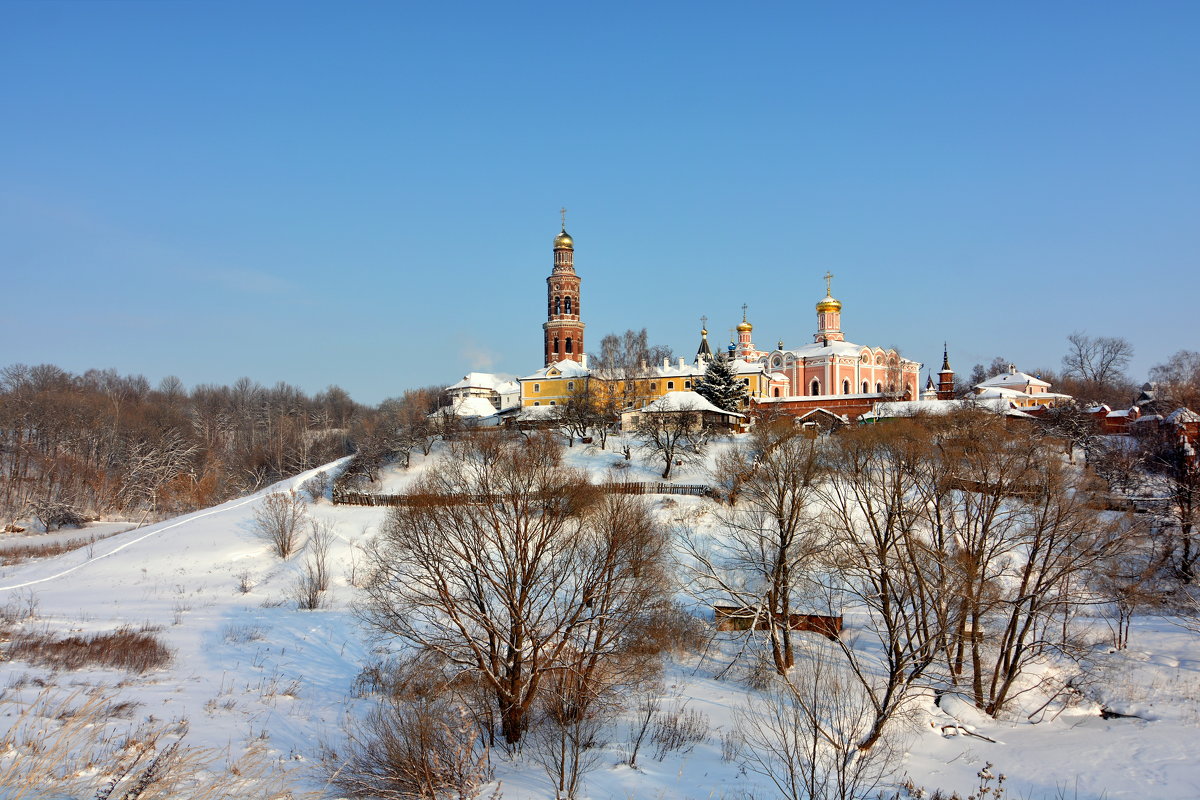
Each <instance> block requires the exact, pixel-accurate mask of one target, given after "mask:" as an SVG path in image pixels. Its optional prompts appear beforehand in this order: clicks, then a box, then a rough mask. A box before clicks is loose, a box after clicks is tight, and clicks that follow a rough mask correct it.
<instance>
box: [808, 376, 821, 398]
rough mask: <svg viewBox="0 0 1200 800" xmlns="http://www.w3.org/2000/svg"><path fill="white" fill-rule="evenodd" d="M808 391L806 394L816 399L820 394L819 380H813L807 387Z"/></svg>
mask: <svg viewBox="0 0 1200 800" xmlns="http://www.w3.org/2000/svg"><path fill="white" fill-rule="evenodd" d="M808 389H809V392H808V393H809V394H811V395H812V396H813V397H816V396H817V395H819V394H820V393H821V382H820V381H819V380H817V379H816V378H813V382H812V384H811V385H810V386H809V387H808Z"/></svg>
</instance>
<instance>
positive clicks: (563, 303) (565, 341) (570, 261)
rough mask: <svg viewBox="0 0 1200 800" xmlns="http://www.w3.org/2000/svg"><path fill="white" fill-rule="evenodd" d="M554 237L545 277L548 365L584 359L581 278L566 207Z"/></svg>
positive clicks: (543, 330)
mask: <svg viewBox="0 0 1200 800" xmlns="http://www.w3.org/2000/svg"><path fill="white" fill-rule="evenodd" d="M560 213H561V214H562V227H561V229H560V230H559V233H558V235H557V236H555V237H554V268H553V270H552V271H551V272H550V277H548V278H546V321H545V322H544V323H543V324H542V334H543V343H544V345H545V353H546V359H545V363H546V365H547V366H549V365H550V364H553V363H555V362H557V361H562V360H564V359H569V360H571V361H578V362H583V327H584V325H583V320H582V318H581V317H580V308H579V306H580V280H579V276H578V275H576V274H575V241H574V240H573V239H572V238H571V235H570V234H568V233H567V210H566V209H565V208H563V209H560Z"/></svg>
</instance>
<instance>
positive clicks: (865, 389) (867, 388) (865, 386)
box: [863, 381, 871, 394]
mask: <svg viewBox="0 0 1200 800" xmlns="http://www.w3.org/2000/svg"><path fill="white" fill-rule="evenodd" d="M870 391H871V384H869V383H867V382H866V381H863V394H867V393H869V392H870Z"/></svg>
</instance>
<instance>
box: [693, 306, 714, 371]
mask: <svg viewBox="0 0 1200 800" xmlns="http://www.w3.org/2000/svg"><path fill="white" fill-rule="evenodd" d="M712 357H713V354H712V348H711V347H709V346H708V317H701V318H700V346H699V347H698V348H696V360H697V361H712Z"/></svg>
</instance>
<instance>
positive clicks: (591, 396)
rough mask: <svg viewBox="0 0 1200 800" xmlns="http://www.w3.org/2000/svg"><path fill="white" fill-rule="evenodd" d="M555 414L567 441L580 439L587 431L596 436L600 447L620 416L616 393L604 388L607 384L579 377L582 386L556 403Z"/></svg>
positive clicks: (570, 442)
mask: <svg viewBox="0 0 1200 800" xmlns="http://www.w3.org/2000/svg"><path fill="white" fill-rule="evenodd" d="M558 418H559V421H560V422H561V424H562V426H563V429H564V430H565V431H566V435H567V440H568V444H569V445H574V444H575V439H576V438H580V439H582V438H584V437H586V436H587V435H588V433H589V431H590V432H591V433H592V435H594V436H595V437H596V438H598V439H599V440H600V448H601V449H604V446H605V445H606V444H607V443H608V434H609V431H610V430H611V428H612V426H613V425H614V424H616V423H617V422H618V421H619V419H620V413H619V410H618V409H617V404H616V395H615V394H614V393H613V392H611V391H608V387H607V386H606V387H605V388H603V389H601V388H600V385H599V382H594V381H591V380H587V381H583V382H582V386H581V387H579V388H577V389H576V390H575V391H574V392H572V393H571V394H570V396H569V397H567V400H566V402H565V403H563V404H562V405H560V406H558Z"/></svg>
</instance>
